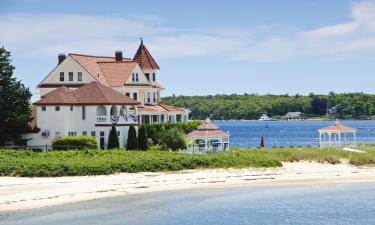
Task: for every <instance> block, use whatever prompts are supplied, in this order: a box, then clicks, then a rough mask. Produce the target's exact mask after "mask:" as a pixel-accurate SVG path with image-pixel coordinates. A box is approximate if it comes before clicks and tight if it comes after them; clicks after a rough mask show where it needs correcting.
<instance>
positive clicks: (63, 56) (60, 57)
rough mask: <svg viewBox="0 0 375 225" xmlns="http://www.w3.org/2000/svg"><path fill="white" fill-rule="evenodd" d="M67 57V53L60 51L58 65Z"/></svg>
mask: <svg viewBox="0 0 375 225" xmlns="http://www.w3.org/2000/svg"><path fill="white" fill-rule="evenodd" d="M65 58H66V56H65V54H64V53H60V54H59V56H58V64H57V65H60V63H62V61H64V59H65Z"/></svg>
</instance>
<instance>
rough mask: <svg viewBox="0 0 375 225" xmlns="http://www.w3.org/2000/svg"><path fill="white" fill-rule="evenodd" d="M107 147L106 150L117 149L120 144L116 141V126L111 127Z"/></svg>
mask: <svg viewBox="0 0 375 225" xmlns="http://www.w3.org/2000/svg"><path fill="white" fill-rule="evenodd" d="M107 147H108V149H112V148H119V147H120V142H119V140H118V135H117V131H116V126H112V129H111V131H110V132H109V137H108V146H107Z"/></svg>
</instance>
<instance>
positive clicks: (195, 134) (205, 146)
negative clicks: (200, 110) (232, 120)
mask: <svg viewBox="0 0 375 225" xmlns="http://www.w3.org/2000/svg"><path fill="white" fill-rule="evenodd" d="M187 136H188V138H189V139H190V141H189V142H188V147H187V151H188V152H191V153H195V152H218V151H228V150H229V134H228V133H227V132H225V131H222V130H220V129H219V127H218V126H216V125H215V124H213V123H211V121H210V119H208V118H207V119H206V120H205V121H204V123H203V124H202V125H200V126H198V128H197V129H196V130H193V131H192V132H190V133H188V134H187Z"/></svg>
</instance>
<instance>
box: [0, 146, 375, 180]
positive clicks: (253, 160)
mask: <svg viewBox="0 0 375 225" xmlns="http://www.w3.org/2000/svg"><path fill="white" fill-rule="evenodd" d="M360 149H364V150H366V151H368V153H366V154H358V153H350V152H344V151H341V150H337V149H324V150H321V149H319V148H285V149H252V148H239V147H232V148H231V151H230V152H222V153H215V154H193V155H192V154H186V153H179V152H163V151H155V150H153V151H145V152H141V151H125V150H70V151H50V152H47V153H36V152H32V151H23V150H0V175H1V176H24V177H33V176H51V177H53V176H78V175H100V174H101V175H103V174H113V173H119V172H129V173H135V172H145V171H177V170H183V169H199V168H229V167H231V168H246V167H255V168H260V167H279V166H281V162H285V161H288V162H293V161H300V160H307V161H317V162H328V163H332V164H335V163H340V162H342V160H349V162H350V163H351V164H354V165H358V166H359V165H375V146H362V147H360Z"/></svg>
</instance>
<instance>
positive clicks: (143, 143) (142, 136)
mask: <svg viewBox="0 0 375 225" xmlns="http://www.w3.org/2000/svg"><path fill="white" fill-rule="evenodd" d="M138 147H139V150H147V148H148V137H147V129H146V127H145V126H144V125H142V126H141V127H140V128H139V130H138Z"/></svg>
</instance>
